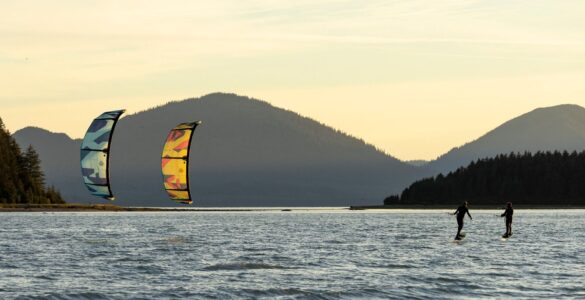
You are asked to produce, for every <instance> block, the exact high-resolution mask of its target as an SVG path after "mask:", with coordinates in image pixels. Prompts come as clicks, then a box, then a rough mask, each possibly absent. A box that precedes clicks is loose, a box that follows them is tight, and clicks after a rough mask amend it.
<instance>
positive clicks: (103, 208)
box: [0, 203, 585, 212]
mask: <svg viewBox="0 0 585 300" xmlns="http://www.w3.org/2000/svg"><path fill="white" fill-rule="evenodd" d="M502 207H503V206H494V205H477V206H475V205H473V206H470V209H473V210H501V209H503V208H502ZM456 208H457V207H456V205H352V206H349V207H335V208H333V207H332V208H323V207H314V208H312V207H250V208H246V207H234V208H230V207H221V208H218V207H210V208H205V207H193V208H190V207H185V208H182V207H176V208H173V207H125V206H117V205H113V204H74V203H72V204H38V205H27V204H0V212H293V211H319V210H323V211H330V210H339V211H367V210H437V209H444V210H453V209H456ZM514 208H515V209H585V206H559V205H550V206H547V205H515V206H514Z"/></svg>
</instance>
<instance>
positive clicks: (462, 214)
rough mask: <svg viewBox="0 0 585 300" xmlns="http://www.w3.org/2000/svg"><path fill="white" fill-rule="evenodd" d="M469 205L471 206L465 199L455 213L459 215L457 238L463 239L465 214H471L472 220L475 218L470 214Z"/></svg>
mask: <svg viewBox="0 0 585 300" xmlns="http://www.w3.org/2000/svg"><path fill="white" fill-rule="evenodd" d="M468 206H469V203H467V201H465V202H463V204H462V205H461V206H459V207H458V208H457V210H456V211H455V212H454V213H453V215H457V235H456V236H455V239H456V240H460V239H461V229H463V218H465V214H467V215H468V216H469V219H470V220H473V218H472V217H471V215H470V214H469V209H468V208H467V207H468Z"/></svg>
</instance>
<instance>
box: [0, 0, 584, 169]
mask: <svg viewBox="0 0 585 300" xmlns="http://www.w3.org/2000/svg"><path fill="white" fill-rule="evenodd" d="M583 11H585V2H583V1H562V2H560V1H552V0H551V1H534V0H533V1H416V0H408V1H304V0H303V1H294V3H281V2H280V1H267V0H253V1H172V2H171V1H148V2H145V1H11V0H4V1H2V2H1V3H0V105H1V106H0V108H1V110H0V116H1V117H2V118H3V120H4V122H5V123H6V125H7V126H8V128H9V129H10V130H11V131H13V132H14V131H16V130H17V129H19V128H22V127H25V126H30V125H34V126H39V127H43V128H46V129H49V130H52V131H56V132H65V133H67V134H69V135H70V136H72V137H81V136H82V134H83V132H84V131H85V130H86V129H87V126H88V124H89V123H90V122H91V119H93V118H94V117H95V116H96V115H97V114H99V113H101V112H102V111H105V110H111V109H118V108H126V109H128V111H129V112H130V113H132V112H137V111H141V110H144V109H147V108H149V107H152V106H157V105H160V104H163V103H166V102H168V101H171V100H180V99H185V98H189V97H199V96H202V95H205V94H208V93H211V92H218V91H221V92H233V93H237V94H240V95H246V96H250V97H254V98H259V99H262V100H265V101H268V102H270V103H272V104H273V105H276V106H279V107H283V108H287V109H290V110H293V111H296V112H299V113H301V114H303V115H305V116H309V117H312V118H314V119H316V120H318V121H320V122H323V123H325V124H327V125H330V126H332V127H335V128H338V129H341V130H343V131H345V132H347V133H350V134H352V135H355V136H358V137H360V138H363V139H365V140H366V141H367V142H369V143H372V144H374V145H376V146H377V147H378V148H380V149H383V150H384V151H386V152H388V153H389V154H392V155H393V156H396V157H398V158H400V159H405V160H409V159H432V158H435V157H436V156H438V155H440V154H443V153H444V152H446V151H448V150H449V149H450V148H452V147H454V146H458V145H461V144H463V143H465V142H468V141H470V140H472V139H475V138H477V137H479V136H480V135H482V134H483V133H485V132H486V131H488V130H490V129H492V128H494V127H495V126H497V125H499V124H501V123H502V122H504V121H506V120H508V119H510V118H513V117H515V116H517V115H519V114H522V113H525V112H527V111H530V110H532V109H534V108H536V107H542V106H550V105H556V104H561V103H575V104H579V105H582V106H585V98H584V97H583V95H585V93H584V92H585V85H584V84H583V78H585V18H583V16H582V12H583Z"/></svg>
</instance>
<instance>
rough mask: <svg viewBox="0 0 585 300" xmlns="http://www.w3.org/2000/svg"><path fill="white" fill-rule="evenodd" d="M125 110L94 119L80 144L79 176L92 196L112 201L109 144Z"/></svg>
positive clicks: (104, 114) (106, 113)
mask: <svg viewBox="0 0 585 300" xmlns="http://www.w3.org/2000/svg"><path fill="white" fill-rule="evenodd" d="M124 112H125V110H116V111H109V112H105V113H103V114H101V115H100V116H99V117H97V118H95V119H94V120H93V122H92V123H91V125H90V126H89V129H88V130H87V132H86V133H85V137H84V138H83V142H82V143H81V175H82V176H83V183H85V186H86V187H87V189H88V190H89V191H90V192H91V194H92V195H94V196H98V197H102V198H105V199H108V200H114V195H113V194H112V190H111V189H110V172H109V171H110V169H109V158H110V143H111V141H112V134H113V133H114V128H115V126H116V123H117V122H118V119H119V118H120V116H121V115H122V114H123V113H124Z"/></svg>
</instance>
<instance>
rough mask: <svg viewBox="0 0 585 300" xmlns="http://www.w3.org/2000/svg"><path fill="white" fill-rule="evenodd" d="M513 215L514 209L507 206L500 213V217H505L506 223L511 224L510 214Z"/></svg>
mask: <svg viewBox="0 0 585 300" xmlns="http://www.w3.org/2000/svg"><path fill="white" fill-rule="evenodd" d="M513 215H514V209H513V208H511V207H509V208H506V211H505V212H504V213H503V214H502V217H506V224H512V216H513Z"/></svg>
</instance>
